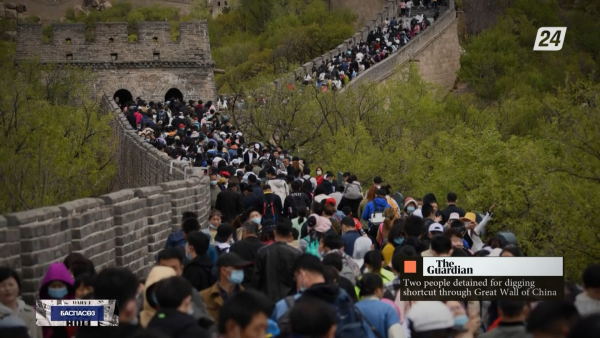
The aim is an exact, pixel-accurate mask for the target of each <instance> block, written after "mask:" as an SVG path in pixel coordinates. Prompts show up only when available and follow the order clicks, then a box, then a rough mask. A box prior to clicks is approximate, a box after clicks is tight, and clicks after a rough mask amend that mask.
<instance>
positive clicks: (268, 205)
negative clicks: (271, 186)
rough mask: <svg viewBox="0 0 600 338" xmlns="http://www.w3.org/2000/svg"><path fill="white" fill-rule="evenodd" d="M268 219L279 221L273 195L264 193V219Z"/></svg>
mask: <svg viewBox="0 0 600 338" xmlns="http://www.w3.org/2000/svg"><path fill="white" fill-rule="evenodd" d="M266 219H272V220H273V222H275V223H277V213H276V212H275V205H273V196H270V194H267V195H263V221H264V220H266Z"/></svg>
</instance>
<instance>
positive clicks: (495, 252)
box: [490, 248, 502, 257]
mask: <svg viewBox="0 0 600 338" xmlns="http://www.w3.org/2000/svg"><path fill="white" fill-rule="evenodd" d="M501 253H502V248H496V249H493V250H492V251H490V256H491V257H500V254H501Z"/></svg>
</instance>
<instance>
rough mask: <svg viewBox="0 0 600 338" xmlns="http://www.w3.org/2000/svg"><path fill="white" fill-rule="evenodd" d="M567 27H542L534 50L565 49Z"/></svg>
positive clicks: (538, 32)
mask: <svg viewBox="0 0 600 338" xmlns="http://www.w3.org/2000/svg"><path fill="white" fill-rule="evenodd" d="M566 34H567V27H540V29H538V31H537V36H536V38H535V43H534V44H533V50H539V51H558V50H561V49H562V47H563V43H564V42H565V35H566Z"/></svg>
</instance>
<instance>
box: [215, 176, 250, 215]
mask: <svg viewBox="0 0 600 338" xmlns="http://www.w3.org/2000/svg"><path fill="white" fill-rule="evenodd" d="M237 190H238V180H237V178H236V177H231V178H230V179H229V182H228V183H227V189H226V190H223V191H221V192H220V193H219V195H217V204H216V208H217V210H219V211H221V213H222V214H223V216H222V222H226V223H231V222H233V220H235V218H236V217H237V216H238V215H240V214H241V213H242V212H244V202H243V200H242V196H241V195H240V194H238V191H237Z"/></svg>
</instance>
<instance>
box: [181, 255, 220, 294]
mask: <svg viewBox="0 0 600 338" xmlns="http://www.w3.org/2000/svg"><path fill="white" fill-rule="evenodd" d="M212 268H213V264H212V262H211V260H210V259H208V257H206V255H201V256H196V258H194V259H192V260H191V261H190V262H189V263H187V264H186V265H185V267H184V268H183V274H182V276H183V278H185V279H187V280H188V281H189V282H190V283H191V284H192V286H193V287H194V289H196V290H198V292H200V291H202V290H204V289H208V288H209V287H211V286H212V285H213V284H214V283H215V282H216V279H215V278H214V276H213V274H212Z"/></svg>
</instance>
